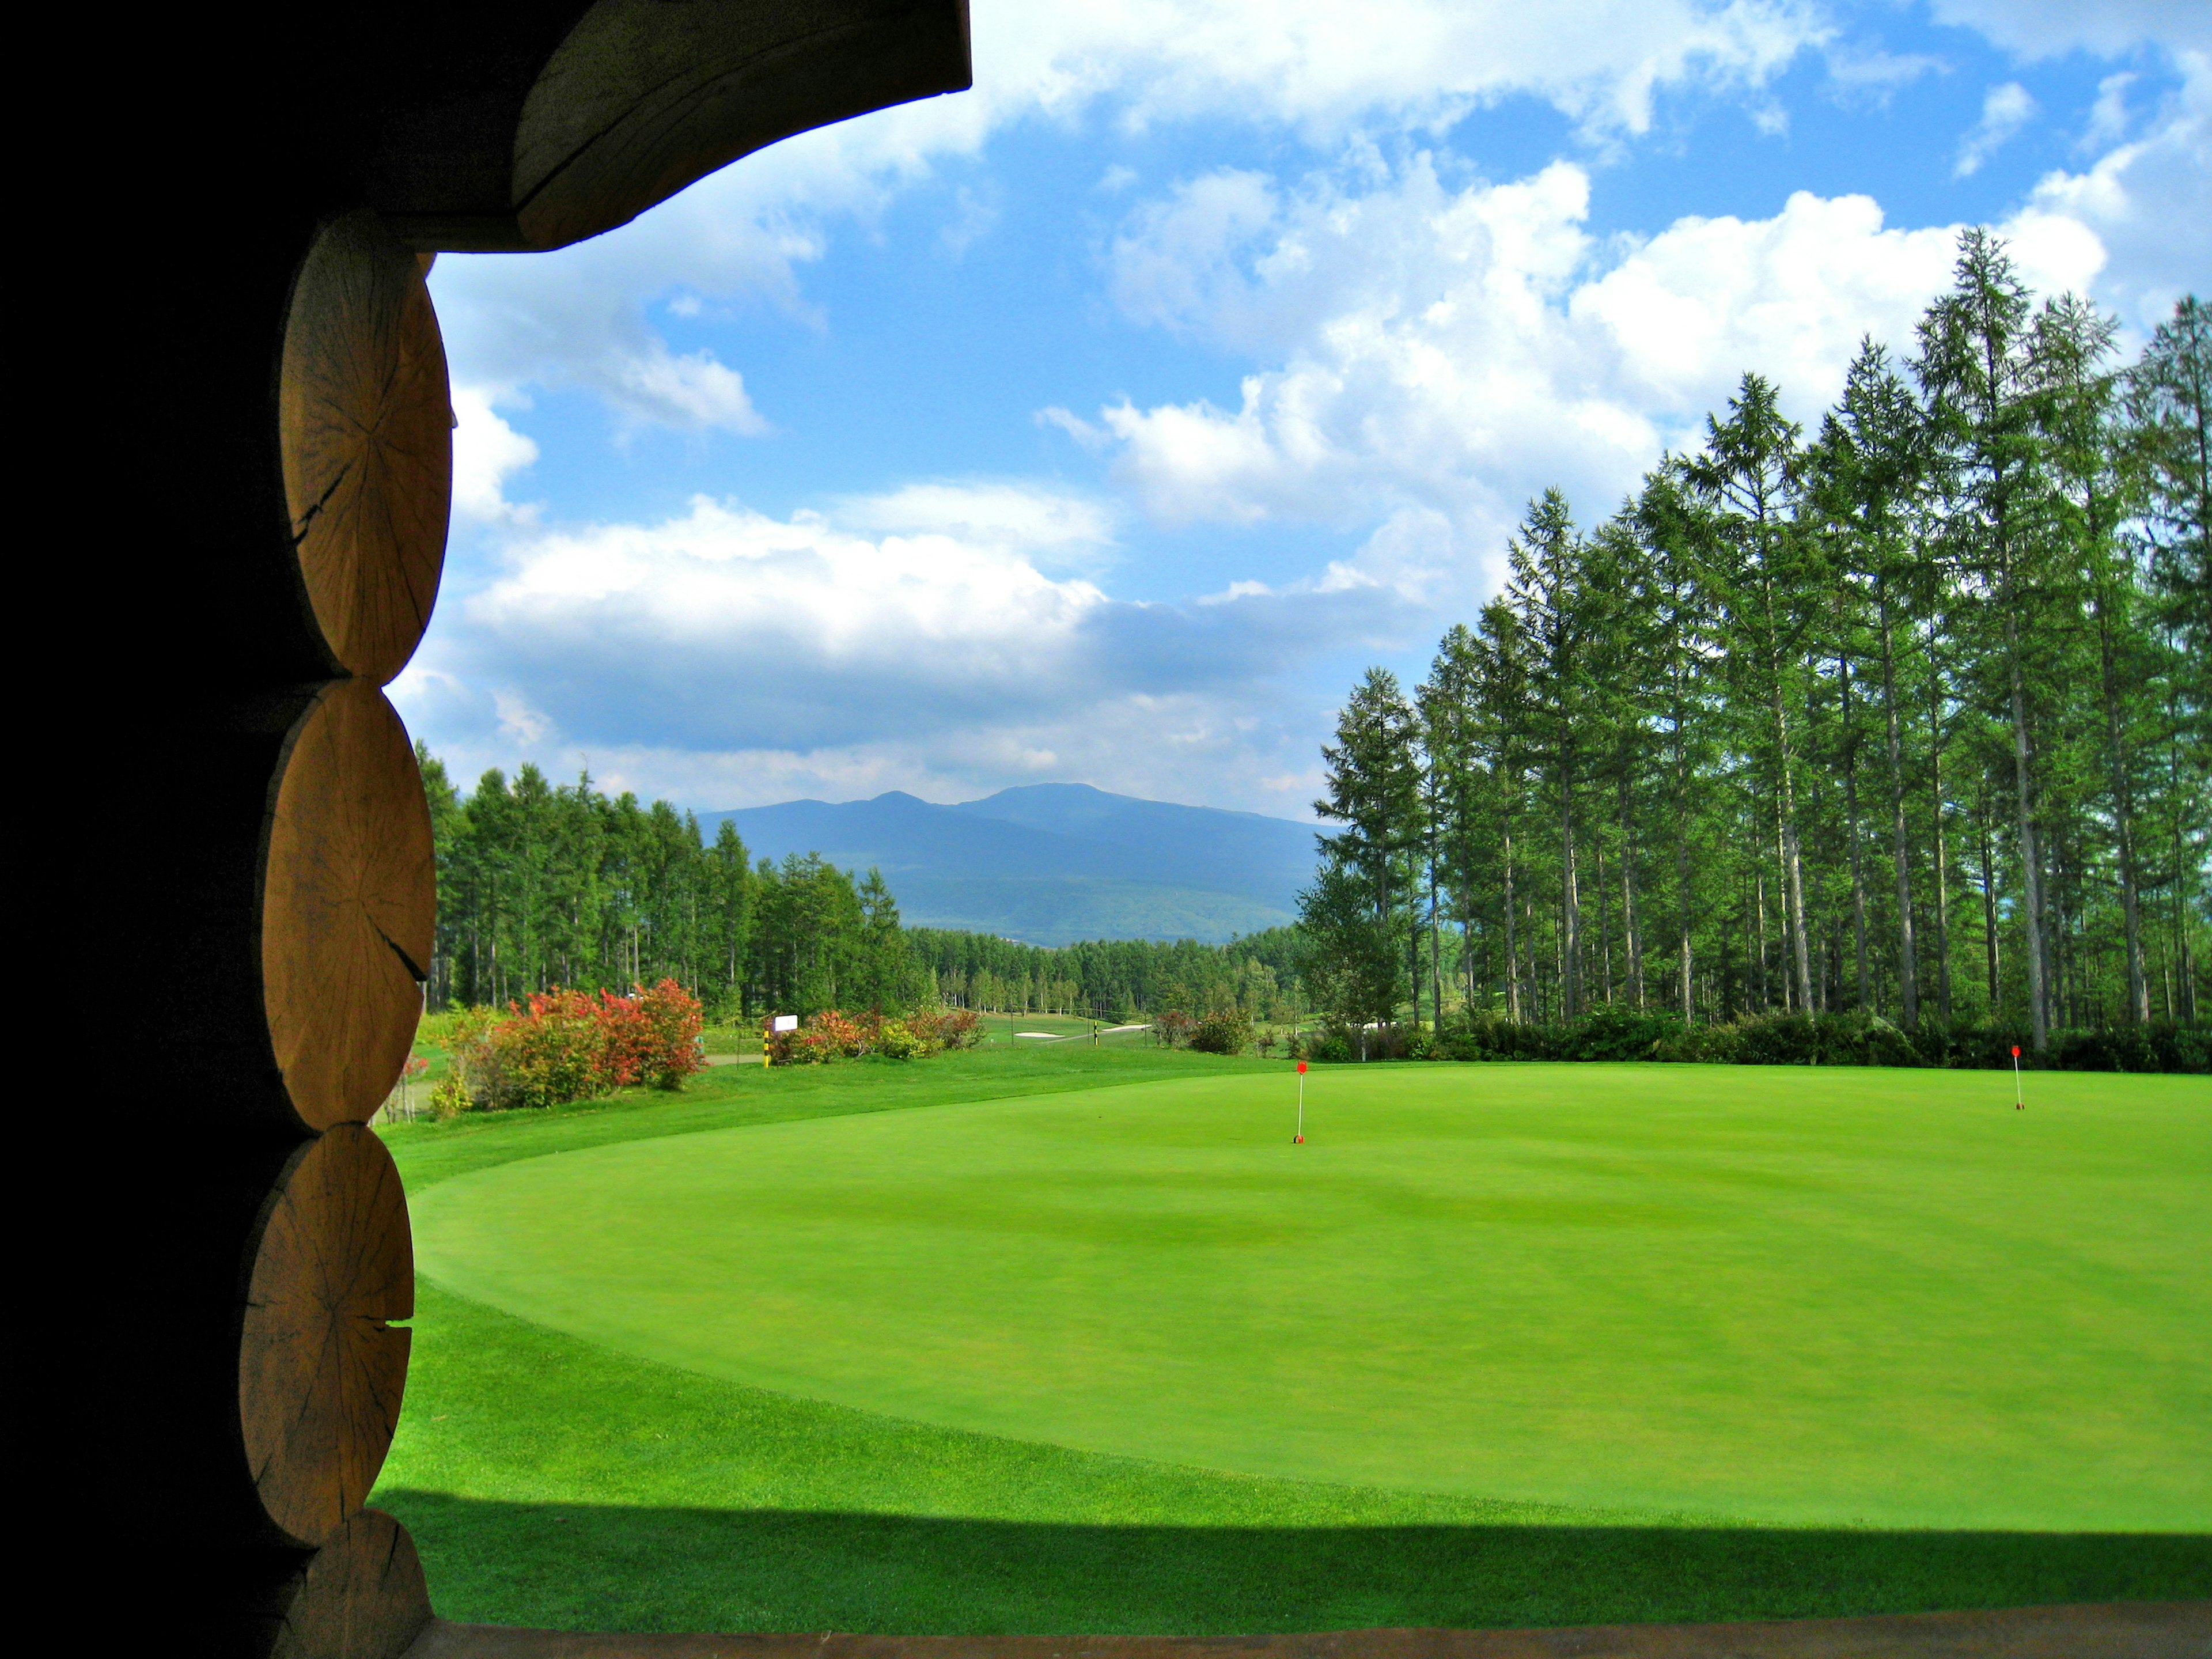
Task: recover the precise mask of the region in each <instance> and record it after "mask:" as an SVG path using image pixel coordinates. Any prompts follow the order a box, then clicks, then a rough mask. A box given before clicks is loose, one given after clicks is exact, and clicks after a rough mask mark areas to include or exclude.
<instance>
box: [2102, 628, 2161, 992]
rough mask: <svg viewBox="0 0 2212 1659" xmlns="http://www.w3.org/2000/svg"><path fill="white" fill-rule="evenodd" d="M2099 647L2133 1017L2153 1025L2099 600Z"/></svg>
mask: <svg viewBox="0 0 2212 1659" xmlns="http://www.w3.org/2000/svg"><path fill="white" fill-rule="evenodd" d="M2097 647H2098V657H2099V666H2100V672H2101V675H2102V678H2103V684H2104V694H2105V755H2106V766H2107V768H2108V769H2110V771H2111V775H2112V838H2113V842H2114V844H2115V850H2116V851H2117V852H2118V854H2119V858H2120V920H2121V923H2122V929H2123V933H2124V948H2125V949H2126V951H2127V957H2128V1018H2129V1019H2130V1021H2132V1022H2133V1023H2134V1024H2137V1025H2147V1024H2149V1023H2150V986H2149V983H2148V981H2146V980H2145V978H2144V977H2143V950H2142V901H2141V896H2140V888H2139V885H2138V883H2137V881H2136V840H2135V791H2134V788H2133V786H2132V782H2131V780H2130V775H2129V769H2128V756H2127V739H2126V737H2125V734H2124V728H2123V725H2122V722H2121V720H2120V696H2119V686H2118V666H2117V663H2116V660H2115V653H2114V650H2113V646H2112V616H2111V611H2110V608H2109V607H2108V605H2106V599H2105V596H2104V595H2103V594H2102V593H2101V592H2100V594H2099V595H2098V596H2097Z"/></svg>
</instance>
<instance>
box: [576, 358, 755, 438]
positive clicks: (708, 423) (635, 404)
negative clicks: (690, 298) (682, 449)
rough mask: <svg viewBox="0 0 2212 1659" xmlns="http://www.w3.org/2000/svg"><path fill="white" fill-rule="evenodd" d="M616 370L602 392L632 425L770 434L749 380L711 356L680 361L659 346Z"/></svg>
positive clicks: (626, 360) (615, 366)
mask: <svg viewBox="0 0 2212 1659" xmlns="http://www.w3.org/2000/svg"><path fill="white" fill-rule="evenodd" d="M611 369H612V372H611V374H610V375H609V378H608V383H607V384H606V385H605V386H604V387H603V388H602V390H604V391H605V392H606V394H607V396H608V399H609V401H610V402H611V403H612V404H614V405H615V407H616V408H617V409H619V410H622V411H623V414H625V415H627V416H629V417H630V418H631V419H632V420H635V421H649V422H659V423H660V424H662V425H665V426H672V427H679V428H690V429H691V430H695V431H704V430H707V429H708V428H720V429H722V430H723V431H726V432H736V433H740V434H742V435H744V436H746V437H757V436H759V435H761V434H763V433H764V432H766V431H767V430H768V429H769V428H768V422H766V421H763V419H761V417H760V413H759V411H758V410H756V409H754V407H753V402H752V399H751V398H749V397H747V396H746V395H745V380H744V376H743V375H742V374H738V372H737V370H735V369H733V368H728V367H726V366H725V365H724V364H722V363H721V362H718V361H717V360H716V359H715V356H714V353H712V352H711V351H695V352H691V353H690V354H689V355H687V356H682V357H678V356H676V355H675V354H674V353H672V352H671V351H670V350H669V349H668V348H667V347H666V346H665V344H663V343H661V342H660V341H659V340H654V341H652V342H651V343H648V344H647V347H646V349H644V350H643V351H642V352H640V353H637V354H635V355H634V356H625V357H623V358H621V359H619V360H618V361H617V362H616V363H615V364H613V365H612V366H611Z"/></svg>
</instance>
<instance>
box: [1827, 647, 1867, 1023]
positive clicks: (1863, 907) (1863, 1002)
mask: <svg viewBox="0 0 2212 1659" xmlns="http://www.w3.org/2000/svg"><path fill="white" fill-rule="evenodd" d="M1836 667H1837V670H1838V674H1839V675H1840V677H1841V680H1842V687H1843V696H1844V834H1845V835H1846V836H1848V837H1849V838H1850V849H1851V944H1852V948H1853V950H1854V951H1855V952H1856V953H1857V976H1858V984H1857V991H1858V1000H1859V1012H1861V1013H1867V1012H1870V1011H1871V1010H1872V1008H1873V1006H1874V1003H1873V998H1872V994H1871V993H1870V991H1869V987H1868V985H1867V927H1866V912H1867V904H1866V872H1865V869H1864V868H1863V860H1862V859H1861V857H1860V854H1859V785H1858V741H1857V733H1855V732H1853V731H1852V729H1851V665H1850V659H1849V658H1848V657H1845V656H1844V654H1843V653H1841V652H1838V653H1837V655H1836Z"/></svg>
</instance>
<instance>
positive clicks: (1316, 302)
mask: <svg viewBox="0 0 2212 1659" xmlns="http://www.w3.org/2000/svg"><path fill="white" fill-rule="evenodd" d="M1363 186H1364V179H1361V180H1355V182H1354V184H1353V185H1349V186H1347V185H1345V184H1343V183H1341V182H1340V181H1339V180H1338V179H1335V178H1334V177H1333V176H1330V175H1316V176H1314V177H1311V178H1309V179H1306V180H1304V182H1303V183H1302V184H1300V185H1298V186H1297V188H1296V189H1295V190H1291V191H1285V190H1283V189H1281V188H1280V187H1279V186H1278V185H1273V183H1272V181H1266V180H1254V179H1247V178H1244V177H1243V176H1241V175H1240V176H1238V177H1237V178H1235V179H1229V180H1226V181H1225V187H1224V189H1223V190H1222V191H1219V192H1217V193H1214V194H1212V195H1211V196H1209V194H1208V193H1207V192H1206V191H1203V190H1200V189H1199V188H1197V187H1196V186H1189V187H1186V188H1184V189H1182V190H1181V191H1177V192H1176V194H1174V195H1173V196H1171V197H1169V198H1168V199H1167V200H1165V201H1164V202H1162V203H1158V204H1152V205H1151V206H1148V207H1146V208H1142V209H1139V210H1138V211H1137V212H1136V213H1134V214H1133V216H1132V217H1131V220H1130V222H1129V226H1128V229H1127V233H1126V234H1125V235H1124V236H1123V238H1122V239H1121V240H1120V241H1118V242H1116V243H1115V248H1114V258H1115V261H1116V270H1115V274H1114V281H1115V289H1116V292H1117V293H1121V294H1122V295H1125V300H1126V302H1127V303H1129V304H1130V305H1131V306H1132V308H1133V311H1134V313H1135V314H1136V315H1138V316H1139V317H1141V318H1143V319H1146V320H1148V321H1158V322H1160V323H1162V324H1163V325H1166V326H1170V327H1173V328H1175V329H1176V330H1178V331H1182V332H1184V333H1187V334H1191V335H1194V336H1197V337H1203V338H1206V339H1210V340H1215V341H1220V342H1225V343H1230V344H1231V345H1233V346H1235V347H1237V349H1242V350H1244V351H1247V352H1249V353H1250V354H1252V355H1253V356H1258V357H1261V359H1262V360H1263V361H1267V360H1272V361H1273V363H1274V364H1275V365H1276V366H1274V367H1272V368H1266V369H1264V370H1262V371H1261V372H1259V373H1255V374H1249V375H1248V376H1246V377H1245V379H1244V380H1243V385H1242V386H1241V389H1240V397H1239V403H1238V405H1237V407H1236V408H1234V409H1222V408H1219V407H1217V406H1215V405H1213V404H1210V403H1207V402H1205V401H1203V400H1200V401H1196V402H1191V403H1180V404H1177V403H1170V404H1158V405H1154V406H1152V407H1139V406H1137V405H1135V404H1130V403H1127V402H1123V403H1120V404H1113V405H1109V406H1108V407H1106V408H1105V409H1103V410H1101V411H1100V413H1099V416H1098V428H1103V432H1104V433H1105V435H1108V436H1110V438H1111V439H1112V440H1113V441H1115V443H1116V444H1117V445H1118V446H1119V453H1118V454H1117V456H1116V459H1115V475H1116V477H1118V478H1119V480H1120V481H1121V483H1124V484H1125V485H1126V486H1127V487H1128V488H1129V489H1131V490H1132V491H1133V492H1134V494H1135V495H1137V496H1138V498H1139V500H1140V501H1143V502H1144V504H1145V505H1146V507H1147V508H1148V509H1149V510H1150V511H1151V512H1152V513H1154V514H1155V515H1157V516H1158V517H1159V518H1160V519H1162V520H1166V521H1169V522H1184V521H1188V520H1200V519H1206V520H1220V521H1226V522H1231V523H1254V522H1258V521H1260V520H1267V519H1307V520H1319V521H1322V522H1330V523H1340V524H1347V525H1350V524H1358V523H1366V524H1376V523H1378V522H1379V523H1382V524H1383V526H1385V528H1384V530H1383V531H1378V532H1376V538H1375V540H1374V541H1372V542H1371V543H1370V545H1369V548H1368V549H1367V550H1363V552H1362V554H1361V556H1360V558H1361V561H1364V563H1356V564H1347V565H1346V566H1343V567H1341V568H1340V569H1339V570H1338V571H1336V572H1335V573H1334V574H1332V577H1331V580H1334V581H1337V582H1339V583H1340V584H1352V583H1354V582H1356V581H1357V580H1360V578H1359V577H1358V576H1357V575H1356V574H1353V573H1354V572H1355V571H1356V570H1358V569H1367V570H1370V571H1379V570H1382V569H1383V568H1388V570H1389V572H1390V573H1391V574H1389V576H1388V578H1387V585H1388V586H1391V587H1393V588H1395V589H1396V590H1398V591H1399V592H1416V591H1425V584H1426V585H1428V586H1435V585H1436V584H1437V583H1439V582H1442V583H1445V584H1446V587H1445V588H1444V589H1440V590H1439V591H1448V589H1449V580H1455V579H1456V580H1464V579H1465V577H1466V575H1467V574H1468V573H1471V572H1472V570H1473V568H1474V562H1475V561H1476V560H1478V559H1480V558H1491V557H1494V556H1495V550H1496V548H1497V546H1498V544H1499V543H1500V541H1501V540H1502V536H1503V532H1504V528H1505V527H1506V526H1507V525H1508V524H1509V523H1510V521H1511V520H1513V519H1515V518H1516V517H1517V516H1518V514H1519V513H1520V511H1521V508H1522V504H1523V502H1524V501H1526V500H1527V498H1528V496H1529V495H1532V494H1534V492H1535V491H1537V490H1539V489H1541V488H1543V487H1544V486H1545V485H1546V484H1547V483H1555V482H1556V483H1561V484H1563V485H1564V486H1565V487H1566V488H1567V489H1568V491H1569V493H1570V495H1571V497H1572V498H1573V499H1574V500H1575V501H1576V502H1577V507H1579V508H1580V510H1581V511H1582V512H1583V513H1584V515H1585V516H1588V517H1595V516H1596V515H1598V514H1600V513H1604V512H1606V511H1608V510H1610V508H1611V507H1613V504H1614V502H1615V501H1617V500H1618V498H1619V496H1620V494H1621V493H1622V492H1623V491H1625V490H1626V489H1628V488H1630V487H1631V486H1632V484H1633V483H1634V482H1635V480H1636V478H1637V477H1638V475H1639V474H1640V473H1641V471H1643V470H1644V468H1645V467H1647V466H1649V465H1650V464H1651V462H1652V461H1653V460H1655V459H1656V458H1657V456H1658V454H1659V453H1660V451H1661V450H1662V448H1663V447H1668V446H1675V447H1680V446H1681V445H1683V444H1685V443H1687V442H1694V441H1695V440H1696V437H1697V435H1698V434H1699V430H1700V429H1701V428H1702V424H1703V420H1704V416H1705V413H1706V412H1707V411H1708V410H1711V409H1714V408H1717V407H1718V406H1719V404H1721V403H1722V401H1723V399H1724V398H1726V397H1727V395H1728V393H1729V391H1730V390H1731V389H1732V387H1733V386H1734V385H1735V382H1736V380H1738V378H1739V377H1740V376H1741V374H1742V373H1743V372H1744V371H1745V370H1747V369H1757V370H1759V372H1760V373H1762V374H1766V375H1767V376H1768V377H1769V378H1771V379H1772V380H1776V381H1777V382H1778V384H1779V385H1780V386H1781V387H1782V390H1783V392H1784V397H1785V398H1786V399H1787V400H1788V404H1789V406H1790V408H1791V409H1792V410H1795V411H1796V413H1797V414H1798V415H1799V416H1802V417H1804V418H1807V419H1811V418H1814V417H1815V416H1817V414H1818V412H1819V410H1820V409H1821V408H1822V407H1823V406H1824V405H1825V404H1826V403H1827V402H1828V401H1829V400H1831V399H1832V398H1833V397H1834V396H1835V395H1836V393H1837V392H1838V390H1839V389H1840V386H1841V383H1842V378H1843V371H1844V366H1845V364H1846V363H1847V362H1849V360H1850V356H1851V353H1852V351H1853V350H1854V349H1855V348H1856V346H1857V343H1858V340H1859V339H1860V337H1861V336H1862V335H1863V334H1866V333H1869V332H1871V333H1873V334H1874V335H1875V336H1876V337H1881V338H1886V339H1887V340H1888V341H1890V342H1891V343H1893V345H1894V346H1896V347H1898V348H1899V349H1910V346H1911V330H1912V325H1913V323H1914V321H1915V320H1916V319H1917V316H1918V314H1919V313H1920V311H1921V309H1922V308H1923V307H1924V306H1925V304H1926V302H1927V301H1928V300H1929V297H1930V296H1931V295H1933V294H1935V293H1936V291H1938V290H1939V289H1942V287H1943V286H1944V285H1945V284H1946V283H1948V281H1949V278H1950V271H1951V264H1952V261H1953V258H1954V252H1955V237H1956V229H1955V228H1953V227H1942V228H1927V229H1917V230H1904V229H1896V228H1889V227H1887V226H1885V225H1884V223H1883V222H1882V215H1881V209H1880V208H1879V207H1878V206H1877V205H1876V204H1875V203H1874V202H1873V201H1871V200H1870V199H1869V198H1867V197H1858V196H1847V197H1835V198H1823V197H1816V196H1813V195H1811V194H1808V193H1805V192H1799V193H1798V194H1796V195H1794V196H1792V197H1790V200H1789V201H1788V203H1787V204H1785V205H1784V208H1783V210H1782V211H1781V212H1780V213H1778V214H1777V215H1776V216H1773V217H1772V218H1770V219H1759V220H1745V219H1737V218H1732V217H1720V218H1710V219H1708V218H1685V219H1681V220H1679V221H1677V222H1675V223H1674V225H1672V226H1670V227H1669V228H1667V229H1666V230H1664V231H1662V233H1660V234H1657V235H1656V236H1653V237H1650V238H1649V239H1624V240H1619V241H1616V242H1613V243H1611V244H1607V245H1603V246H1601V245H1600V244H1599V243H1597V242H1596V241H1595V240H1594V239H1592V238H1591V237H1590V236H1589V234H1587V233H1586V232H1585V231H1584V229H1583V218H1584V216H1585V213H1586V211H1587V208H1588V199H1589V179H1588V176H1587V174H1586V173H1584V172H1583V169H1582V168H1580V167H1577V166H1575V165H1573V164H1571V163H1565V162H1557V163H1554V164H1553V165H1552V166H1551V167H1547V168H1545V169H1543V170H1542V171H1541V172H1539V173H1535V174H1533V175H1532V176H1530V177H1529V178H1527V179H1521V180H1518V181H1516V182H1513V183H1509V184H1503V185H1498V184H1491V183H1487V182H1485V181H1482V180H1479V179H1474V180H1468V181H1466V182H1463V183H1457V184H1454V183H1451V182H1448V181H1447V180H1446V179H1444V177H1443V175H1442V173H1441V169H1440V164H1439V163H1437V162H1436V161H1434V160H1432V159H1431V158H1430V157H1427V156H1419V157H1416V158H1415V159H1414V160H1413V161H1410V162H1408V163H1407V164H1406V165H1405V166H1404V167H1401V168H1400V169H1398V170H1397V171H1396V172H1395V173H1394V174H1392V175H1390V176H1389V177H1387V178H1385V179H1383V180H1382V181H1381V182H1380V183H1379V184H1376V185H1374V186H1373V187H1372V188H1366V187H1363ZM1222 200H1233V201H1235V202H1237V203H1238V204H1240V206H1239V208H1238V210H1237V213H1235V214H1233V215H1232V214H1228V213H1222V212H1218V211H1217V212H1212V213H1206V212H1202V211H1200V207H1199V204H1206V203H1207V202H1209V201H1212V202H1218V201H1222ZM1259 204H1267V207H1268V213H1267V217H1266V218H1265V219H1264V220H1261V219H1260V218H1259V217H1258V215H1259ZM1194 223H1196V224H1198V225H1199V226H1200V228H1201V231H1202V234H1200V233H1194V232H1193V231H1192V229H1191V228H1190V227H1191V226H1192V225H1193V224H1194ZM1224 226H1229V227H1231V229H1229V230H1224V229H1222V227H1224ZM2007 229H2008V234H2011V235H2012V236H2013V237H2014V239H2015V256H2016V258H2018V260H2019V262H2020V264H2021V267H2022V269H2023V270H2024V272H2025V273H2026V274H2027V276H2028V277H2029V279H2030V280H2031V281H2032V282H2033V283H2035V285H2036V286H2038V287H2039V288H2040V289H2045V290H2046V291H2047V290H2050V289H2055V288H2061V287H2069V286H2078V285H2080V284H2082V283H2087V281H2088V280H2089V279H2090V278H2091V277H2093V276H2095V274H2096V272H2097V270H2098V267H2099V265H2100V263H2101V261H2102V259H2103V250H2102V247H2101V246H2100V243H2099V240H2098V239H2097V237H2096V236H2095V235H2094V234H2091V233H2090V232H2089V231H2087V230H2086V229H2085V228H2083V227H2082V226H2081V224H2080V223H2079V222H2076V221H2075V220H2073V219H2070V218H2067V217H2064V216H2061V215H2057V214H2055V213H2049V212H2045V213H2037V214H2031V215H2027V216H2023V217H2022V218H2021V220H2020V221H2019V222H2017V223H2015V225H2013V226H2010V227H2008V228H2007ZM1177 258H1187V259H1188V260H1189V261H1190V262H1191V264H1192V266H1193V269H1191V270H1188V272H1183V273H1178V272H1177V271H1176V269H1175V264H1176V259H1177ZM1063 423H1068V424H1071V429H1076V430H1079V431H1096V430H1097V429H1098V428H1090V427H1089V425H1088V423H1086V422H1077V421H1076V420H1075V418H1074V417H1073V416H1066V417H1065V422H1063ZM1409 513H1410V514H1413V516H1411V517H1408V516H1406V515H1407V514H1409ZM1416 525H1418V526H1419V533H1418V534H1415V533H1413V528H1412V527H1413V526H1416ZM1386 549H1387V552H1386V551H1385V550H1386ZM1455 572H1456V573H1459V575H1458V576H1457V577H1456V578H1455V576H1454V573H1455ZM1370 580H1376V581H1377V582H1384V581H1385V580H1386V579H1385V578H1383V577H1382V576H1379V575H1376V576H1371V577H1370Z"/></svg>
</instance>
